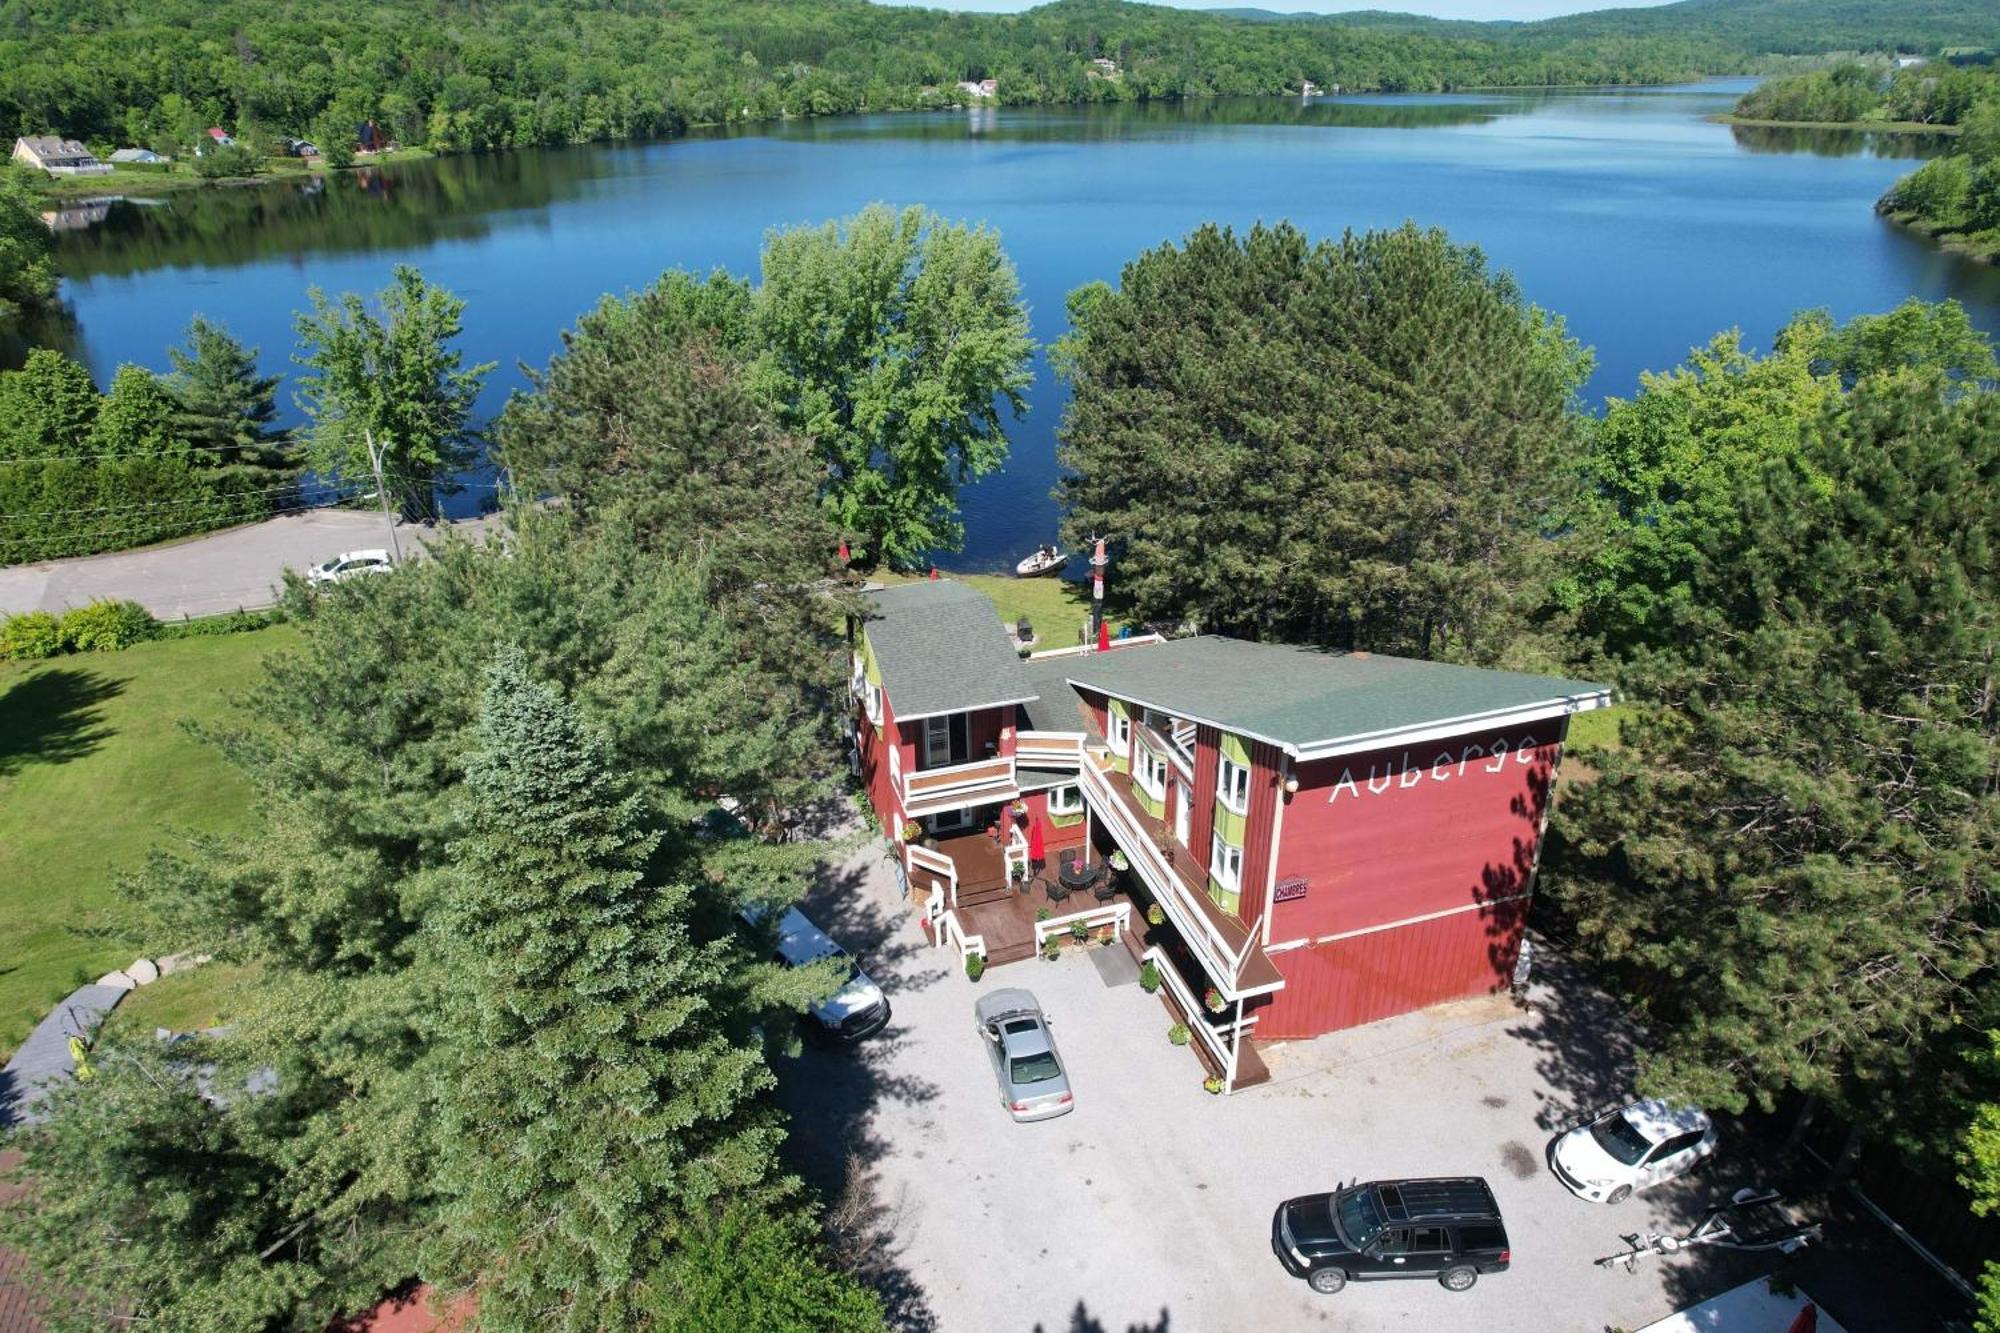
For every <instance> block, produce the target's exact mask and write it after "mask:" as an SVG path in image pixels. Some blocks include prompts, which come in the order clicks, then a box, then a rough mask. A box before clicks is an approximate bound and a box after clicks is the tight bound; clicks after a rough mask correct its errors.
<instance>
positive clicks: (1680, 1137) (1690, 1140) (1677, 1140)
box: [1653, 1129, 1702, 1162]
mask: <svg viewBox="0 0 2000 1333" xmlns="http://www.w3.org/2000/svg"><path fill="white" fill-rule="evenodd" d="M1701 1140H1702V1132H1701V1131H1700V1130H1698V1129H1691V1130H1689V1131H1688V1132H1687V1133H1685V1134H1676V1135H1675V1136H1674V1137H1672V1138H1670V1139H1668V1140H1667V1141H1666V1142H1665V1143H1662V1144H1661V1145H1660V1146H1659V1147H1658V1148H1656V1149H1654V1150H1653V1161H1655V1162H1664V1161H1666V1160H1667V1159H1668V1158H1669V1157H1675V1156H1678V1155H1679V1154H1681V1153H1684V1152H1688V1151H1689V1150H1691V1149H1693V1148H1694V1147H1695V1146H1696V1145H1698V1144H1699V1143H1700V1142H1701Z"/></svg>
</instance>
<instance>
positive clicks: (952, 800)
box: [896, 755, 1021, 819]
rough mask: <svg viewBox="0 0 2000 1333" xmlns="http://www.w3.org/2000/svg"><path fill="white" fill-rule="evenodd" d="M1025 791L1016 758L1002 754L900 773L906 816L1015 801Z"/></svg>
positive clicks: (900, 795) (898, 780) (898, 783)
mask: <svg viewBox="0 0 2000 1333" xmlns="http://www.w3.org/2000/svg"><path fill="white" fill-rule="evenodd" d="M1020 794H1021V789H1020V787H1019V786H1018V785H1017V784H1016V782H1015V780H1014V757H1013V756H1012V755H1001V756H998V757H996V758H993V759H980V760H975V761H974V762H972V763H969V764H947V765H945V766H944V767H942V768H921V769H918V770H917V771H916V772H914V773H904V772H902V771H900V770H898V771H897V773H896V796H897V798H898V799H899V800H900V801H901V802H902V806H903V815H904V817H905V818H908V819H921V818H922V817H923V816H925V815H935V814H939V813H942V812H943V811H946V810H963V809H964V808H965V807H967V806H972V805H987V804H990V803H992V802H994V801H1011V800H1013V799H1014V798H1015V797H1017V796H1019V795H1020Z"/></svg>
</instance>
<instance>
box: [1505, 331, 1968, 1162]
mask: <svg viewBox="0 0 2000 1333" xmlns="http://www.w3.org/2000/svg"><path fill="white" fill-rule="evenodd" d="M1813 436H1814V437H1813V439H1812V440H1811V441H1809V442H1808V443H1807V444H1806V445H1805V446H1804V447H1803V448H1802V449H1801V450H1800V452H1799V453H1798V454H1797V455H1796V456H1794V457H1790V458H1781V459H1778V460H1776V461H1774V462H1773V463H1772V464H1771V465H1770V466H1769V467H1768V468H1767V469H1766V470H1765V471H1764V472H1763V473H1762V475H1761V476H1759V477H1753V478H1752V479H1751V481H1750V484H1748V485H1747V486H1746V487H1745V489H1744V491H1743V493H1742V494H1741V496H1740V497H1739V502H1738V511H1737V514H1736V518H1735V521H1734V522H1732V523H1731V524H1728V525H1726V526H1725V528H1724V532H1725V538H1724V540H1722V541H1720V542H1719V543H1718V544H1717V545H1716V547H1715V548H1714V549H1712V550H1710V551H1708V552H1706V553H1705V554H1704V557H1703V558H1702V559H1701V560H1700V561H1699V563H1698V565H1697V567H1696V569H1695V571H1694V573H1693V575H1692V577H1691V580H1690V585H1689V589H1688V592H1687V595H1686V596H1685V597H1684V598H1682V599H1681V600H1680V601H1679V602H1678V603H1677V604H1676V605H1675V606H1674V608H1673V610H1672V612H1671V615H1670V619H1669V621H1668V623H1667V624H1666V626H1665V627H1664V632H1663V633H1662V634H1661V635H1660V638H1659V643H1660V646H1659V647H1658V648H1656V649H1652V650H1649V651H1645V652H1642V653H1641V654H1639V655H1638V656H1637V657H1636V658H1635V659H1634V660H1633V663H1632V665H1631V667H1630V668H1629V670H1628V671H1627V672H1626V674H1625V677H1624V681H1623V684H1624V686H1625V689H1626V691H1627V692H1628V694H1629V696H1630V697H1631V698H1632V700H1633V701H1634V703H1635V705H1636V707H1635V708H1634V710H1633V715H1632V717H1631V720H1629V721H1628V722H1627V723H1626V724H1625V726H1624V728H1623V739H1624V746H1623V748H1622V749H1619V750H1616V751H1612V752H1609V753H1603V754H1598V755H1594V756H1593V757H1592V759H1591V762H1592V763H1593V764H1594V765H1598V766H1600V769H1601V771H1600V772H1599V774H1598V776H1597V778H1596V779H1595V780H1594V781H1592V782H1589V783H1585V784H1581V785H1579V786H1578V787H1576V788H1575V789H1573V790H1572V792H1571V793H1570V797H1569V799H1568V801H1567V802H1566V804H1565V805H1564V807H1563V808H1562V810H1561V811H1560V817H1559V820H1558V830H1559V832H1560V833H1561V834H1562V835H1563V840H1564V841H1565V842H1566V843H1567V848H1566V850H1564V851H1561V852H1559V853H1558V854H1557V855H1554V856H1552V858H1551V860H1550V862H1549V864H1548V865H1547V867H1546V868H1545V871H1544V877H1543V884H1544V886H1545V887H1546V889H1547V890H1548V891H1549V893H1550V894H1551V896H1552V897H1553V899H1554V900H1555V901H1556V902H1558V903H1560V904H1561V906H1562V907H1563V909H1564V910H1565V911H1566V912H1567V913H1568V914H1569V915H1570V916H1571V918H1572V919H1573V921H1574V923H1575V924H1576V926H1577V928H1578V930H1579V932H1580V933H1581V935H1582V937H1583V939H1584V941H1585V943H1586V945H1587V946H1588V947H1591V948H1593V949H1594V950H1595V951H1596V952H1597V953H1598V954H1599V955H1600V956H1601V957H1602V958H1604V959H1606V960H1608V961H1610V962H1611V963H1612V964H1613V965H1614V966H1615V967H1617V968H1619V969H1620V970H1622V972H1623V974H1624V975H1625V976H1626V977H1627V979H1628V980H1629V981H1630V982H1631V984H1632V985H1633V987H1634V990H1635V991H1636V993H1637V994H1638V995H1640V996H1641V997H1642V999H1643V1000H1644V1001H1645V1003H1646V1008H1647V1009H1648V1011H1649V1012H1650V1015H1651V1017H1652V1019H1653V1023H1654V1028H1653V1031H1654V1036H1655V1040H1656V1043H1657V1044H1656V1046H1655V1048H1654V1049H1653V1050H1652V1051H1651V1053H1650V1054H1649V1056H1648V1058H1647V1059H1646V1061H1645V1062H1644V1080H1643V1086H1645V1087H1647V1088H1649V1089H1650V1090H1653V1091H1657V1092H1661V1093H1667V1094H1672V1095H1677V1096H1683V1097H1688V1098H1692V1099H1696V1100H1700V1101H1705V1102H1707V1103H1709V1104H1711V1105H1717V1106H1723V1107H1730V1108H1734V1107H1740V1106H1742V1105H1743V1104H1745V1103H1746V1102H1749V1101H1755V1102H1757V1103H1760V1104H1763V1105H1766V1106H1768V1105H1769V1104H1770V1103H1771V1101H1772V1099H1773V1098H1774V1097H1775V1096H1776V1095H1777V1094H1778V1093H1779V1092H1781V1091H1783V1090H1785V1089H1787V1088H1795V1089H1799V1090H1802V1091H1805V1092H1807V1093H1811V1094H1818V1095H1825V1096H1828V1097H1831V1098H1834V1099H1836V1100H1838V1101H1841V1102H1843V1103H1845V1105H1846V1107H1847V1108H1848V1109H1849V1110H1850V1112H1851V1113H1855V1114H1856V1115H1857V1118H1859V1116H1860V1115H1862V1114H1865V1115H1866V1116H1867V1122H1868V1123H1869V1124H1870V1125H1871V1127H1873V1128H1875V1129H1877V1130H1878V1131H1887V1132H1889V1133H1892V1134H1905V1133H1906V1134H1907V1137H1909V1138H1920V1137H1924V1136H1926V1135H1927V1134H1928V1131H1927V1130H1926V1129H1925V1128H1924V1127H1923V1125H1922V1123H1921V1119H1922V1116H1923V1115H1927V1114H1930V1113H1931V1112H1930V1110H1928V1109H1925V1108H1922V1107H1920V1105H1919V1104H1920V1103H1923V1102H1925V1101H1926V1098H1925V1097H1923V1096H1922V1095H1919V1093H1920V1091H1921V1090H1920V1089H1919V1088H1918V1086H1917V1085H1918V1084H1920V1083H1922V1082H1925V1081H1927V1080H1925V1079H1917V1078H1915V1077H1914V1075H1913V1071H1915V1070H1918V1069H1920V1068H1927V1067H1929V1064H1930V1061H1931V1057H1930V1051H1931V1048H1932V1047H1933V1046H1934V1045H1936V1044H1938V1043H1939V1042H1940V1041H1941V1040H1943V1039H1944V1036H1946V1035H1952V1034H1954V1029H1955V1025H1956V1024H1957V1021H1958V1012H1959V1010H1960V1008H1961V1007H1962V1006H1963V1005H1965V1004H1966V1002H1967V1000H1968V996H1969V994H1970V992H1971V988H1972V987H1973V986H1974V985H1975V984H1976V982H1977V979H1978V977H1979V976H1980V974H1981V970H1982V969H1984V968H1988V967H1991V966H1992V964H1993V962H1994V960H1995V939H1996V936H1995V934H1994V929H1995V927H1996V925H2000V914H1997V913H1996V905H2000V855H1996V854H1997V853H2000V794H1996V773H2000V746H1996V732H2000V699H1996V680H1995V677H1994V664H1993V658H1994V649H1995V647H1996V640H2000V563H1996V562H1997V561H2000V396H1996V395H1993V394H1984V393H1971V394H1963V393H1960V392H1958V391H1956V390H1953V389H1951V388H1948V387H1947V384H1946V382H1945V381H1944V380H1942V379H1941V378H1939V377H1936V376H1934V375H1924V374H1919V373H1915V372H1908V371H1905V372H1899V373H1896V374H1893V375H1887V376H1877V377H1873V378H1871V379H1870V380H1868V381H1866V382H1864V383H1863V384H1861V385H1860V386H1859V387H1857V388H1856V390H1855V391H1854V393H1853V395H1852V396H1851V398H1850V399H1848V400H1846V401H1845V402H1843V403H1840V404H1837V405H1835V406H1834V407H1833V408H1831V409H1830V410H1829V411H1828V412H1827V413H1826V415H1825V416H1824V417H1822V419H1821V420H1820V422H1819V424H1818V425H1817V427H1816V428H1815V430H1814V432H1813Z"/></svg>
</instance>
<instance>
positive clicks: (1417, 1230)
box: [1403, 1227, 1451, 1254]
mask: <svg viewBox="0 0 2000 1333" xmlns="http://www.w3.org/2000/svg"><path fill="white" fill-rule="evenodd" d="M1405 1234H1407V1235H1408V1236H1409V1242H1408V1248H1406V1249H1405V1250H1404V1251H1403V1253H1405V1254H1449V1253H1451V1237H1450V1236H1448V1235H1447V1234H1445V1229H1444V1228H1443V1227H1411V1228H1410V1229H1409V1231H1408V1232H1407V1233H1405Z"/></svg>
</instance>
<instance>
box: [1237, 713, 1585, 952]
mask: <svg viewBox="0 0 2000 1333" xmlns="http://www.w3.org/2000/svg"><path fill="white" fill-rule="evenodd" d="M1562 727H1563V724H1562V723H1561V722H1560V721H1555V722H1544V723H1538V724H1533V725H1530V726H1526V727H1519V728H1515V729H1513V730H1510V731H1508V732H1505V733H1499V732H1484V733H1479V732H1475V733H1472V734H1470V735H1465V736H1459V737H1454V738H1452V739H1450V740H1446V741H1431V742H1426V743H1425V744H1423V745H1419V746H1410V747H1408V748H1404V747H1397V748H1395V749H1393V750H1378V751H1372V752H1369V753H1366V754H1356V755H1346V756H1342V757H1340V758H1337V759H1329V760H1320V761H1317V762H1315V763H1311V764H1305V765H1301V766H1300V768H1299V769H1298V778H1299V790H1298V791H1297V792H1296V793H1295V794H1294V795H1293V796H1291V797H1290V799H1289V803H1288V804H1287V805H1286V808H1285V821H1284V830H1283V837H1282V840H1281V843H1280V846H1279V848H1278V878H1279V879H1280V880H1281V881H1283V880H1287V879H1291V878H1294V877H1299V878H1303V879H1304V880H1305V881H1306V889H1305V894H1304V896H1303V897H1300V898H1296V899H1294V900H1292V901H1289V902H1280V903H1278V904H1276V905H1275V906H1274V907H1273V909H1272V921H1271V941H1272V943H1274V944H1284V943H1287V942H1290V941H1292V940H1300V939H1304V940H1317V939H1319V938H1321V937H1323V936H1326V935H1332V934H1338V933H1343V932H1346V931H1352V930H1361V929H1365V928H1367V927H1371V926H1380V925H1384V924H1387V923H1389V922H1394V921H1402V920H1406V919H1408V918H1411V917H1417V916H1424V915H1427V914H1429V913H1432V912H1440V911H1445V910H1449V909H1451V908H1460V907H1465V906H1467V905H1469V904H1472V903H1478V902H1486V901H1490V900H1493V899H1504V898H1508V897H1511V896H1514V895H1517V894H1522V893H1525V892H1527V888H1528V885H1529V883H1530V877H1531V875H1532V873H1533V870H1534V864H1535V857H1536V855H1537V852H1538V846H1537V840H1538V833H1539V830H1540V826H1541V819H1542V812H1543V810H1544V809H1545V808H1546V806H1547V802H1548V795H1549V791H1550V788H1551V785H1552V784H1553V782H1554V777H1555V768H1556V763H1557V760H1558V758H1559V756H1560V754H1561V752H1562V736H1563V730H1562Z"/></svg>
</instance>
